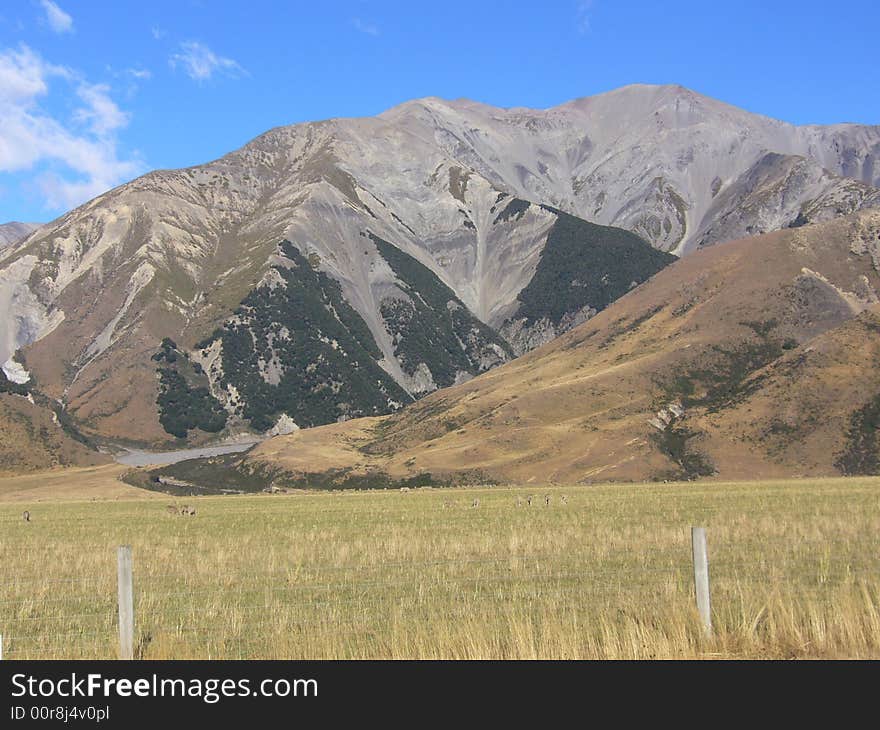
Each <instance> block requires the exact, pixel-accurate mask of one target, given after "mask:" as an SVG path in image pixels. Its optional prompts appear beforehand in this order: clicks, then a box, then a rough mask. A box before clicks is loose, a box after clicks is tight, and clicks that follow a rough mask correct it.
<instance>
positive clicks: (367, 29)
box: [351, 18, 379, 36]
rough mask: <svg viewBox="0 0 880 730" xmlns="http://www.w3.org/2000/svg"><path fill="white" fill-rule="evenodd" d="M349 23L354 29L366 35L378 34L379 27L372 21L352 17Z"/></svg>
mask: <svg viewBox="0 0 880 730" xmlns="http://www.w3.org/2000/svg"><path fill="white" fill-rule="evenodd" d="M351 24H352V25H353V26H354V27H355V29H356V30H358V31H360V32H361V33H366V34H367V35H374V36H375V35H379V28H378V26H377V25H375V24H374V23H368V22H366V21H364V20H361V19H360V18H352V19H351Z"/></svg>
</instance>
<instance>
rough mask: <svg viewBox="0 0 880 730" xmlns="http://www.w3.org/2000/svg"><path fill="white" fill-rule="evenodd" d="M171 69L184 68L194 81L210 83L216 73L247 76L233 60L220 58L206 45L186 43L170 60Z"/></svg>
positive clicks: (195, 42)
mask: <svg viewBox="0 0 880 730" xmlns="http://www.w3.org/2000/svg"><path fill="white" fill-rule="evenodd" d="M168 62H169V63H170V64H171V68H173V69H176V68H177V67H178V66H181V67H183V70H184V71H185V72H186V75H187V76H189V77H190V78H191V79H193V80H194V81H200V82H201V81H208V80H210V79H211V78H212V77H213V76H214V74H215V73H222V74H224V75H226V76H231V77H232V78H237V77H239V76H246V75H247V71H245V70H244V69H243V68H242V67H241V66H240V65H239V64H238V62H236V61H233V60H232V59H231V58H224V57H223V56H218V55H217V54H216V53H214V51H212V50H211V49H210V48H208V46H206V45H205V44H204V43H199V42H198V41H186V42H185V43H181V44H180V52H179V53H175V54H173V55H172V56H171V58H169V59H168Z"/></svg>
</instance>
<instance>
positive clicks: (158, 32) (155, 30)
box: [150, 25, 168, 41]
mask: <svg viewBox="0 0 880 730" xmlns="http://www.w3.org/2000/svg"><path fill="white" fill-rule="evenodd" d="M150 33H152V35H153V40H157V41H161V40H162V39H163V38H164V37H165V36H166V35H168V31H166V30H165V29H164V28H160V27H159V26H158V25H154V26H153V27H152V28H150Z"/></svg>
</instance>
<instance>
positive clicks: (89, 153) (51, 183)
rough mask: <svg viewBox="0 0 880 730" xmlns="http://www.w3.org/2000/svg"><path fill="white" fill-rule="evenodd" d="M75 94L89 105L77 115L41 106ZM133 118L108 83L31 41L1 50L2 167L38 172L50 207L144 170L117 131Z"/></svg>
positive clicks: (64, 205) (64, 204)
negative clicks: (54, 59)
mask: <svg viewBox="0 0 880 730" xmlns="http://www.w3.org/2000/svg"><path fill="white" fill-rule="evenodd" d="M70 93H73V94H75V96H76V98H78V100H79V102H80V104H81V105H80V106H79V108H77V109H76V111H75V112H74V113H73V116H72V118H71V119H70V120H67V121H65V120H62V119H59V118H58V117H57V116H54V115H53V114H51V113H50V112H48V111H47V110H46V109H45V108H44V107H43V106H41V102H42V101H43V100H44V99H49V98H50V97H51V98H53V99H56V98H57V97H59V96H62V95H63V94H70ZM128 121H129V115H128V114H127V113H126V112H124V111H122V110H121V109H120V108H119V107H118V106H117V105H116V103H115V102H114V101H113V100H112V98H111V97H110V89H109V87H108V86H106V85H104V84H91V83H89V82H88V81H87V80H85V79H84V78H82V76H81V75H80V74H78V73H77V72H75V71H74V70H72V69H69V68H67V67H64V66H56V65H54V64H50V63H48V62H47V61H46V60H45V59H43V58H42V57H41V56H40V55H39V54H37V53H35V52H34V51H33V50H31V49H30V48H28V47H27V46H25V45H22V46H20V47H19V48H18V49H6V50H3V51H0V172H7V173H15V172H18V173H20V172H26V171H35V176H36V177H35V180H34V181H35V182H36V184H37V186H38V188H39V189H40V190H41V192H42V194H43V195H44V196H45V198H46V203H47V207H49V208H54V209H58V208H70V207H74V206H76V205H79V204H80V203H83V202H85V201H86V200H88V199H90V198H92V197H94V196H96V195H99V194H100V193H103V192H105V191H106V190H108V189H109V188H111V187H114V186H115V185H118V184H119V183H121V182H123V181H124V180H127V179H130V178H131V177H134V176H135V175H136V174H138V173H139V172H141V171H142V164H141V163H140V161H138V160H133V159H124V158H123V157H122V156H121V155H120V153H119V149H118V141H117V139H116V132H118V130H120V129H122V128H123V127H125V126H126V125H127V124H128Z"/></svg>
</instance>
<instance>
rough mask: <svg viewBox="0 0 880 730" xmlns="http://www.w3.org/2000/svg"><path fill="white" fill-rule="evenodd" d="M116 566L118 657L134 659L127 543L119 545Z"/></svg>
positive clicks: (132, 597) (131, 588) (132, 590)
mask: <svg viewBox="0 0 880 730" xmlns="http://www.w3.org/2000/svg"><path fill="white" fill-rule="evenodd" d="M116 568H117V582H118V588H119V658H120V659H134V587H133V582H132V575H131V547H130V546H129V545H122V546H120V547H119V549H118V551H117V554H116Z"/></svg>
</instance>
